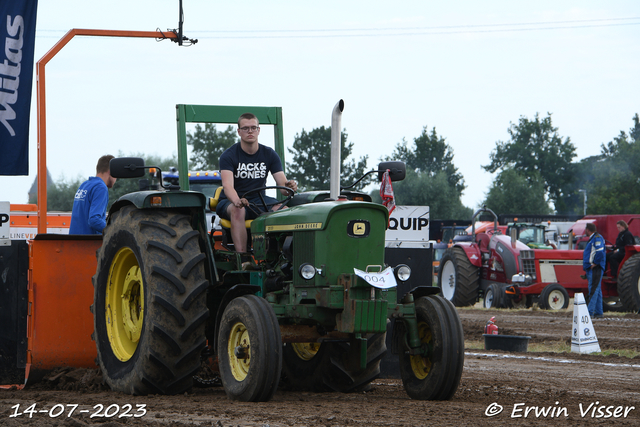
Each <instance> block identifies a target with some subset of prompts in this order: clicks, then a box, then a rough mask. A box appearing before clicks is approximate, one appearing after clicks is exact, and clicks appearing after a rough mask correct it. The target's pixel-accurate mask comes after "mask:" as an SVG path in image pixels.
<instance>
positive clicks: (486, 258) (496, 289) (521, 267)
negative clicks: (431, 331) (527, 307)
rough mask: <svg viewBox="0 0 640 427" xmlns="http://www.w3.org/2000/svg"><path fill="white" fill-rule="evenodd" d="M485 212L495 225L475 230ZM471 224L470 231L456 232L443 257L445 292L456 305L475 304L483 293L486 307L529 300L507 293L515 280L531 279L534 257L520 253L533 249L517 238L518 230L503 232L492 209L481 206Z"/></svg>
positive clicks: (440, 280) (441, 282)
mask: <svg viewBox="0 0 640 427" xmlns="http://www.w3.org/2000/svg"><path fill="white" fill-rule="evenodd" d="M482 213H488V214H491V215H492V216H493V219H494V220H493V228H490V227H489V228H486V229H485V231H483V232H480V233H476V230H475V224H476V222H475V220H476V218H477V217H478V216H479V215H480V214H482ZM471 224H472V229H471V235H468V236H456V238H454V240H453V245H452V246H451V247H449V248H448V249H447V250H446V252H445V253H444V255H443V256H442V259H441V260H440V274H439V275H438V286H439V287H440V288H441V289H442V295H443V296H444V297H445V298H446V299H448V300H449V301H451V302H453V304H454V305H455V306H457V307H462V306H468V305H473V304H475V303H476V302H477V301H478V300H479V298H480V297H481V296H484V306H485V307H486V308H493V307H505V306H509V307H511V306H513V305H516V306H517V305H520V304H526V302H527V299H526V298H520V299H518V298H515V299H514V298H505V297H504V296H505V289H506V288H507V287H508V286H510V285H511V284H512V283H513V281H514V280H516V281H524V280H527V279H529V280H531V274H532V273H534V266H533V260H532V259H529V258H525V257H521V256H520V255H521V253H522V252H523V251H527V252H532V251H531V250H530V249H529V247H528V246H527V245H525V244H524V243H522V242H520V241H518V240H517V239H516V235H515V232H514V233H511V235H509V236H507V235H504V234H503V232H502V230H503V229H504V227H502V228H501V227H499V226H498V216H497V215H496V214H495V213H494V212H493V211H492V210H491V209H487V208H485V207H483V208H482V209H480V210H478V211H477V212H476V213H475V214H474V215H473V218H472V222H471ZM514 231H515V230H514ZM523 258H525V259H523Z"/></svg>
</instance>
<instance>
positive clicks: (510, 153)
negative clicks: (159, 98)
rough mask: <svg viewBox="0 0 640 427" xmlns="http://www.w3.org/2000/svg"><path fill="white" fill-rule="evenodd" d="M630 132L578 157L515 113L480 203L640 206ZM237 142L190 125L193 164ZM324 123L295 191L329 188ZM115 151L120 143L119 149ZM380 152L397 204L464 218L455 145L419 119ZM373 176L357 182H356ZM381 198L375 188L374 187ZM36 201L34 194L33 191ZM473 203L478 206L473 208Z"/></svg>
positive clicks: (309, 142) (59, 200)
mask: <svg viewBox="0 0 640 427" xmlns="http://www.w3.org/2000/svg"><path fill="white" fill-rule="evenodd" d="M632 120H633V126H632V127H631V128H630V129H629V131H628V132H625V131H620V133H619V135H617V136H615V137H614V138H613V139H612V140H611V141H609V142H608V143H603V144H602V145H601V150H600V153H599V154H597V155H594V156H590V157H587V158H585V159H582V160H580V161H577V162H576V161H574V159H575V158H576V156H577V154H576V147H575V145H574V144H573V143H572V142H571V140H570V138H569V137H563V136H561V135H560V134H559V131H558V128H557V127H554V126H553V123H552V117H551V113H547V116H546V117H540V115H539V114H536V115H535V116H534V117H533V118H531V119H529V118H527V117H525V116H521V117H520V118H519V120H518V122H517V123H513V122H512V123H510V125H509V128H508V134H509V140H507V141H497V142H496V143H495V147H494V149H493V150H492V151H491V153H490V162H489V164H487V165H483V166H482V167H483V168H484V169H485V170H486V171H488V172H491V173H495V174H496V175H495V178H494V179H493V182H492V183H491V185H490V187H489V189H488V191H487V193H486V194H485V197H484V199H483V202H482V204H483V205H485V206H487V207H488V208H490V209H492V210H493V211H494V212H496V214H509V213H518V214H550V213H553V212H554V211H555V212H556V213H558V214H582V213H583V197H584V192H585V191H586V193H587V194H588V210H587V213H588V214H616V213H629V212H637V211H640V178H639V177H640V118H639V117H638V114H636V115H635V116H634V117H633V118H632ZM236 142H237V134H236V131H235V128H234V127H233V126H228V127H227V128H226V129H222V130H218V129H217V128H216V126H215V125H213V124H208V123H207V124H205V125H204V126H201V125H196V126H195V130H194V132H188V133H187V143H188V144H189V145H190V146H191V147H192V150H191V157H190V164H191V168H192V169H204V170H215V169H218V159H219V157H220V154H222V152H223V151H224V150H225V149H227V148H228V147H230V146H231V145H233V144H234V143H236ZM330 146H331V128H330V127H325V126H321V127H318V128H314V129H312V130H311V131H306V130H304V129H302V131H301V132H300V133H297V134H296V135H295V137H294V140H293V143H292V145H291V147H290V148H287V151H288V153H289V155H290V158H291V161H287V162H286V170H287V176H288V177H289V178H290V179H295V180H296V181H298V187H299V189H300V190H301V191H306V190H319V189H328V188H329V176H330V168H331V165H330V163H331V160H330V152H331V150H330ZM353 147H354V142H349V141H348V134H347V132H346V129H345V130H344V131H343V132H342V138H341V160H342V168H341V170H342V182H341V184H342V185H343V186H346V185H350V184H352V183H353V182H355V181H356V180H357V179H358V178H360V177H361V176H362V175H363V174H364V173H365V172H366V171H368V170H370V168H368V166H367V163H368V160H369V159H368V156H366V155H365V156H360V157H358V158H354V157H353V156H352V153H353ZM118 155H119V156H122V155H123V154H122V153H119V154H118ZM135 156H138V157H145V161H146V163H147V164H157V165H159V166H160V167H162V168H163V170H166V169H168V167H169V166H174V165H177V158H176V157H175V156H174V157H169V158H161V157H158V156H144V155H140V154H137V155H135ZM381 160H401V161H404V162H405V163H406V165H407V177H406V179H405V180H404V181H400V182H395V183H394V192H395V194H396V199H397V202H398V204H401V205H414V206H419V205H426V206H429V207H430V214H431V217H432V218H437V219H468V218H470V217H471V215H472V213H473V210H474V209H473V208H471V207H467V206H464V205H463V203H462V201H461V196H462V194H463V192H464V190H465V189H466V188H467V186H466V184H465V181H464V177H463V176H462V173H460V171H459V170H458V168H457V167H456V165H455V163H454V152H453V148H452V147H451V146H450V145H449V144H448V143H447V141H446V138H444V137H443V136H442V135H438V133H437V132H436V128H435V127H433V128H431V129H429V128H428V127H427V126H424V127H423V129H422V133H421V134H420V135H418V136H417V137H415V138H413V142H412V143H409V142H408V141H407V140H406V139H405V138H403V140H402V141H400V142H398V143H397V144H396V145H395V147H394V150H393V152H392V153H391V154H390V155H389V156H386V157H385V158H383V159H381ZM85 179H86V178H80V177H78V178H76V179H72V180H67V179H65V178H64V177H62V178H61V179H60V180H57V181H55V182H53V183H51V184H50V186H49V189H48V206H49V210H52V211H53V210H58V211H70V210H71V207H72V205H73V196H74V195H75V192H76V190H77V188H78V186H79V185H80V184H81V183H82V182H83V181H84V180H85ZM370 183H371V181H370V180H367V179H365V180H363V181H361V182H360V183H359V184H358V185H357V186H355V187H354V188H355V189H357V190H363V189H364V188H365V187H366V186H367V185H368V184H370ZM137 190H138V182H137V180H125V179H122V180H118V181H117V182H116V185H115V186H114V188H113V189H112V191H110V198H109V206H110V205H111V204H112V203H113V202H114V201H115V200H117V198H118V197H120V196H122V195H124V194H126V193H129V192H132V191H137ZM371 195H372V198H373V199H374V201H379V200H380V196H379V194H378V191H377V190H373V191H371ZM29 202H30V203H35V200H30V201H29ZM477 207H478V206H476V207H475V208H477Z"/></svg>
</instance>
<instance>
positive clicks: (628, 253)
mask: <svg viewBox="0 0 640 427" xmlns="http://www.w3.org/2000/svg"><path fill="white" fill-rule="evenodd" d="M639 252H640V245H635V246H625V248H624V258H623V259H622V261H620V267H622V265H623V264H624V263H625V262H627V260H628V259H629V258H631V257H632V256H634V255H635V254H637V253H639Z"/></svg>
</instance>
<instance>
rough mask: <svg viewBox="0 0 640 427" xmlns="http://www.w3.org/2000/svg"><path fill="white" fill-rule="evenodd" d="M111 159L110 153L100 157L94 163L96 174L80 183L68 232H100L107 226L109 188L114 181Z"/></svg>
mask: <svg viewBox="0 0 640 427" xmlns="http://www.w3.org/2000/svg"><path fill="white" fill-rule="evenodd" d="M111 159H113V156H111V155H105V156H102V157H100V159H98V164H97V165H96V176H92V177H90V178H89V179H88V180H86V181H85V182H83V183H82V184H80V187H79V188H78V191H76V195H75V197H74V199H73V210H72V211H71V224H70V226H69V234H102V230H103V229H104V228H105V227H106V226H107V203H108V202H109V188H111V187H113V184H115V183H116V178H114V177H112V176H111V173H110V171H109V162H110V161H111Z"/></svg>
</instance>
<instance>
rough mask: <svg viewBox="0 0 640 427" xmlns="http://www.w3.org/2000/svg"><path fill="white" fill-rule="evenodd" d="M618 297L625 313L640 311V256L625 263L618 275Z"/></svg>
mask: <svg viewBox="0 0 640 427" xmlns="http://www.w3.org/2000/svg"><path fill="white" fill-rule="evenodd" d="M618 295H619V296H620V301H621V302H622V305H623V306H624V310H625V311H631V312H633V313H637V312H638V310H640V254H635V255H633V256H632V257H631V258H629V259H628V260H626V261H625V263H624V264H623V265H622V268H621V269H620V274H619V275H618Z"/></svg>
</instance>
